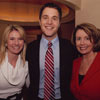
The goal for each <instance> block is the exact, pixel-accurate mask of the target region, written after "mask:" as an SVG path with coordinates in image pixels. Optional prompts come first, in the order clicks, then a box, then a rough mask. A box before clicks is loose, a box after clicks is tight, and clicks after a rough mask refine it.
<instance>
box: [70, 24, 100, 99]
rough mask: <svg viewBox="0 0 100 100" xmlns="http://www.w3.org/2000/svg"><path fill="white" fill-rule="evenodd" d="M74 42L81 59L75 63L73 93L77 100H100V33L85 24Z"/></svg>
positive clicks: (72, 83)
mask: <svg viewBox="0 0 100 100" xmlns="http://www.w3.org/2000/svg"><path fill="white" fill-rule="evenodd" d="M72 42H73V44H74V45H75V46H76V49H77V50H78V52H79V53H80V54H81V57H79V58H77V59H75V60H74V63H73V72H72V80H71V91H72V93H73V95H74V96H75V98H76V100H100V52H99V49H100V33H99V31H98V30H97V28H96V27H95V26H94V25H93V24H90V23H83V24H80V25H78V26H77V27H76V29H75V31H74V33H73V37H72Z"/></svg>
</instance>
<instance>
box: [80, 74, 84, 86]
mask: <svg viewBox="0 0 100 100" xmlns="http://www.w3.org/2000/svg"><path fill="white" fill-rule="evenodd" d="M83 78H84V75H80V74H79V84H80V83H81V82H82V80H83Z"/></svg>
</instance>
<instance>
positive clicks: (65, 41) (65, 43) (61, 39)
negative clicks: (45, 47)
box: [59, 38, 72, 46]
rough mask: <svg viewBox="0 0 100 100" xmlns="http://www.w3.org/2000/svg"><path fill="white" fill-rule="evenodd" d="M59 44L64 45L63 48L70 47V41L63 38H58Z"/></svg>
mask: <svg viewBox="0 0 100 100" xmlns="http://www.w3.org/2000/svg"><path fill="white" fill-rule="evenodd" d="M59 41H60V44H62V45H65V46H72V43H71V41H70V40H68V39H65V38H59Z"/></svg>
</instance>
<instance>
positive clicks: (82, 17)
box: [75, 0, 100, 28]
mask: <svg viewBox="0 0 100 100" xmlns="http://www.w3.org/2000/svg"><path fill="white" fill-rule="evenodd" d="M75 15H76V16H75V24H76V25H77V24H80V23H83V22H89V23H92V24H94V25H96V26H97V27H98V28H100V0H81V9H78V10H76V14H75Z"/></svg>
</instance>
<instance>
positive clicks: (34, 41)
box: [27, 40, 39, 47]
mask: <svg viewBox="0 0 100 100" xmlns="http://www.w3.org/2000/svg"><path fill="white" fill-rule="evenodd" d="M38 44H39V40H33V41H32V42H30V43H28V45H27V46H28V47H33V46H35V45H38Z"/></svg>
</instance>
